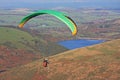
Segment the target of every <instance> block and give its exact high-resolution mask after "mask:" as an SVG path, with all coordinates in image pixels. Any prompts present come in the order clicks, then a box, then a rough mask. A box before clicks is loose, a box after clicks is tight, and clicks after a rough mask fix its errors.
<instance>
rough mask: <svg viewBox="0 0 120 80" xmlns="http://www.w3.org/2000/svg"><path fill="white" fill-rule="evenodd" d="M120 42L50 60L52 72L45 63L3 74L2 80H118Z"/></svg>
mask: <svg viewBox="0 0 120 80" xmlns="http://www.w3.org/2000/svg"><path fill="white" fill-rule="evenodd" d="M119 43H120V39H118V40H113V41H108V42H105V43H102V44H98V45H94V46H90V47H86V48H81V49H75V50H71V51H67V52H64V53H61V54H58V55H55V56H51V57H49V60H50V64H49V68H50V69H49V72H48V69H47V68H43V67H42V60H38V61H35V62H33V63H30V64H27V65H24V66H21V67H16V68H13V69H11V70H10V71H7V72H5V73H2V74H1V76H0V78H1V79H3V80H106V79H108V80H118V79H119V78H120V77H119V76H120V63H119V62H120V45H119Z"/></svg>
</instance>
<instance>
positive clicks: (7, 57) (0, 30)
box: [0, 26, 67, 73]
mask: <svg viewBox="0 0 120 80" xmlns="http://www.w3.org/2000/svg"><path fill="white" fill-rule="evenodd" d="M66 50H67V49H66V48H64V47H62V46H60V45H58V44H56V43H52V42H50V41H49V42H47V41H45V40H43V39H42V38H40V37H37V36H33V35H31V34H30V33H29V32H27V31H25V30H20V29H18V28H15V27H13V26H0V73H1V71H4V70H8V69H10V68H12V67H16V66H20V65H23V64H27V63H29V62H32V61H34V60H37V59H40V58H41V57H43V56H48V55H53V54H56V53H59V52H62V51H66Z"/></svg>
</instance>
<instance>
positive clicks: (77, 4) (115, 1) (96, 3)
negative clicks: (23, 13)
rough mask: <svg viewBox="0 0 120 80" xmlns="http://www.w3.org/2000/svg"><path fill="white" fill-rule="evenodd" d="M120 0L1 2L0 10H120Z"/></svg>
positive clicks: (13, 0)
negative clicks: (57, 8) (58, 8)
mask: <svg viewBox="0 0 120 80" xmlns="http://www.w3.org/2000/svg"><path fill="white" fill-rule="evenodd" d="M5 4H7V5H5ZM119 4H120V1H119V0H111V1H109V0H104V1H101V0H92V1H91V0H71V1H69V0H64V1H55V0H51V1H49V0H45V1H44V0H41V1H39V0H36V2H35V1H33V0H29V1H28V0H26V1H24V0H18V1H16V0H12V1H7V0H4V1H0V8H46V9H48V8H56V7H65V8H108V9H110V8H111V9H120V5H119Z"/></svg>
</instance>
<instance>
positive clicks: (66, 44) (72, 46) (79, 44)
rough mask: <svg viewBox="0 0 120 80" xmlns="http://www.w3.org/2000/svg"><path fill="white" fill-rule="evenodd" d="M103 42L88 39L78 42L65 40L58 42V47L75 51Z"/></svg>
mask: <svg viewBox="0 0 120 80" xmlns="http://www.w3.org/2000/svg"><path fill="white" fill-rule="evenodd" d="M103 42H105V40H90V39H79V40H65V41H60V42H58V44H59V45H61V46H64V47H66V48H67V49H75V48H82V47H87V46H91V45H95V44H100V43H103Z"/></svg>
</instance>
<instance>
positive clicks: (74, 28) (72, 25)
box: [19, 10, 77, 35]
mask: <svg viewBox="0 0 120 80" xmlns="http://www.w3.org/2000/svg"><path fill="white" fill-rule="evenodd" d="M43 14H50V15H52V16H55V17H56V18H58V19H60V20H61V21H62V22H64V23H65V24H66V25H67V26H68V27H69V29H70V30H71V32H72V35H76V34H77V26H76V24H75V22H74V21H73V20H72V19H71V18H70V17H68V16H67V15H66V14H64V13H62V12H59V11H55V10H39V11H36V12H34V13H32V14H30V15H28V16H26V17H24V18H23V19H22V20H21V22H20V24H19V27H20V28H23V27H24V24H25V23H26V22H27V21H29V20H30V19H31V18H33V17H36V16H38V15H43Z"/></svg>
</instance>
